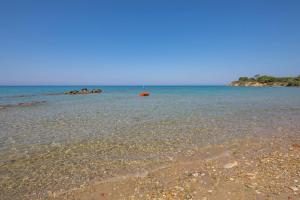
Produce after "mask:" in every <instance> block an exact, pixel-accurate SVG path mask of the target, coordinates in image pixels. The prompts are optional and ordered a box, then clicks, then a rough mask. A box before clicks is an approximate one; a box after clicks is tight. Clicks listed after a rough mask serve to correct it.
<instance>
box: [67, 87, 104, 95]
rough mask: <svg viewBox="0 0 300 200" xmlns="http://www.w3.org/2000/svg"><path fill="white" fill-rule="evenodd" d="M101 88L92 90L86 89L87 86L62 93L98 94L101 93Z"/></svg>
mask: <svg viewBox="0 0 300 200" xmlns="http://www.w3.org/2000/svg"><path fill="white" fill-rule="evenodd" d="M101 92H102V90H100V89H93V90H88V89H87V88H82V89H81V90H79V91H78V90H71V91H66V92H64V94H69V95H74V94H99V93H101Z"/></svg>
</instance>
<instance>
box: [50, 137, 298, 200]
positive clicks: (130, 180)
mask: <svg viewBox="0 0 300 200" xmlns="http://www.w3.org/2000/svg"><path fill="white" fill-rule="evenodd" d="M299 169H300V138H299V137H298V138H297V137H295V136H280V137H276V136H273V137H271V138H265V137H261V138H248V139H243V140H231V141H228V142H226V143H223V144H220V145H213V146H207V147H204V148H200V149H193V150H189V151H186V152H182V153H181V154H179V155H178V156H176V157H174V158H170V161H169V162H165V163H164V164H163V165H158V166H157V167H156V168H152V170H149V171H140V172H137V173H135V174H129V175H128V174H127V175H124V176H118V177H115V178H111V179H107V180H105V181H101V182H95V183H93V184H90V185H86V186H82V187H81V188H79V189H76V190H72V191H69V192H67V193H62V194H60V193H52V194H50V196H49V199H74V200H75V199H78V200H79V199H81V200H98V199H99V200H101V199H199V200H209V199H212V200H217V199H228V200H229V199H231V200H235V199H278V200H279V199H299V198H300V194H299V190H300V171H299Z"/></svg>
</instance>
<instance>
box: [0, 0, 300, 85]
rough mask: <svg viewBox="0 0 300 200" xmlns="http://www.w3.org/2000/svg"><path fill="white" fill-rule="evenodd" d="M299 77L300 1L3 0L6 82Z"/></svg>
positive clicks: (0, 61) (1, 53) (0, 21)
mask: <svg viewBox="0 0 300 200" xmlns="http://www.w3.org/2000/svg"><path fill="white" fill-rule="evenodd" d="M255 74H270V75H275V76H295V75H299V74H300V1H299V0H236V1H233V0H219V1H218V0H198V1H191V0H182V1H176V0H170V1H166V0H157V1H156V0H136V1H131V0H120V1H116V0H107V1H106V0H98V1H92V0H82V1H79V0H48V1H46V0H45V1H40V0H35V1H33V0H0V84H1V85H74V84H76V85H78V84H100V85H140V84H143V85H161V84H165V85H172V84H177V85H182V84H183V85H185V84H226V83H228V82H230V81H232V80H234V79H237V78H238V77H239V76H253V75H255Z"/></svg>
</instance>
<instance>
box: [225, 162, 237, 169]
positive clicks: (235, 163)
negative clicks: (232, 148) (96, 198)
mask: <svg viewBox="0 0 300 200" xmlns="http://www.w3.org/2000/svg"><path fill="white" fill-rule="evenodd" d="M237 165H238V162H237V161H234V162H232V163H227V164H225V165H224V166H223V168H225V169H230V168H233V167H236V166H237Z"/></svg>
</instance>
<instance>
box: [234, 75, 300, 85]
mask: <svg viewBox="0 0 300 200" xmlns="http://www.w3.org/2000/svg"><path fill="white" fill-rule="evenodd" d="M229 85H230V86H249V87H266V86H271V87H272V86H283V87H300V75H299V76H297V77H274V76H267V75H263V76H261V75H255V76H254V77H251V78H249V77H240V78H239V80H237V81H233V82H231V83H230V84H229Z"/></svg>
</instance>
